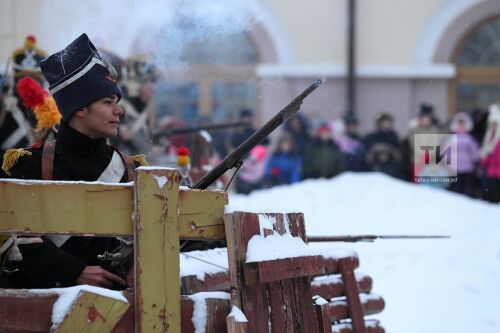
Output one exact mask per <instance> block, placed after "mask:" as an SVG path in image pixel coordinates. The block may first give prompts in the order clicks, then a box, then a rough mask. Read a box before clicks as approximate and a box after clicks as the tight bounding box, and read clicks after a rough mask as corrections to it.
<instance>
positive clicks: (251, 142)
mask: <svg viewBox="0 0 500 333" xmlns="http://www.w3.org/2000/svg"><path fill="white" fill-rule="evenodd" d="M323 81H324V80H319V79H318V80H316V81H315V82H313V83H312V84H311V85H310V86H309V87H307V88H306V90H304V91H303V92H302V93H301V94H300V95H298V96H297V97H295V99H294V100H293V101H291V102H290V103H289V104H288V105H287V106H285V107H284V108H283V109H282V110H281V111H280V112H278V113H277V114H275V115H274V117H272V118H271V119H270V120H269V121H268V122H267V123H265V124H264V126H262V127H261V128H259V129H258V130H257V131H256V132H255V133H253V134H252V135H251V136H250V137H249V138H248V139H246V140H245V141H244V142H243V143H242V144H241V145H239V146H238V147H237V148H236V149H235V150H234V151H232V152H231V153H230V154H229V155H227V156H226V158H224V160H223V161H222V162H220V163H219V164H218V165H217V166H215V167H214V168H213V169H212V170H211V171H210V172H209V173H207V174H206V175H205V176H204V177H203V178H202V179H200V181H199V182H198V183H196V184H195V185H194V186H193V188H195V189H206V188H207V187H208V186H210V184H212V183H213V182H214V181H215V180H217V178H219V177H220V176H222V175H223V174H224V172H226V171H227V170H229V169H231V168H234V167H235V166H236V165H237V164H238V163H241V159H242V158H243V156H245V155H246V154H247V153H248V152H250V150H251V149H252V148H253V147H255V146H256V145H257V144H258V143H259V142H260V141H262V139H264V138H265V137H266V136H268V135H269V134H271V132H272V131H274V130H275V129H276V128H277V127H278V126H280V125H281V124H282V123H283V122H284V121H285V120H287V119H289V118H290V117H292V116H293V115H294V114H295V113H297V111H299V108H300V105H301V104H302V102H303V101H304V98H306V97H307V96H308V95H309V94H310V93H312V92H313V91H314V90H315V89H316V88H318V87H319V86H320V85H321V84H322V83H323Z"/></svg>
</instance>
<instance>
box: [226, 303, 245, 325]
mask: <svg viewBox="0 0 500 333" xmlns="http://www.w3.org/2000/svg"><path fill="white" fill-rule="evenodd" d="M228 317H234V321H236V322H238V323H247V322H248V319H247V317H245V314H244V313H243V312H242V311H241V310H240V308H239V307H237V306H236V305H233V308H232V309H231V312H230V313H229V315H228Z"/></svg>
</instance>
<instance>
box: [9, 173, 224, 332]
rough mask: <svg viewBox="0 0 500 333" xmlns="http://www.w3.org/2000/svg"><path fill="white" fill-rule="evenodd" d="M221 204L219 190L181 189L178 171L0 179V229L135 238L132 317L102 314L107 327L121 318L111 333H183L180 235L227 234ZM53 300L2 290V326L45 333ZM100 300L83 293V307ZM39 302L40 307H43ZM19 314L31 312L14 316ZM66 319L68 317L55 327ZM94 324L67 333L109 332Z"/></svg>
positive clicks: (214, 236) (207, 236)
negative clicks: (119, 180) (123, 180)
mask: <svg viewBox="0 0 500 333" xmlns="http://www.w3.org/2000/svg"><path fill="white" fill-rule="evenodd" d="M27 203H29V204H27ZM226 204H227V194H226V193H224V192H220V191H202V190H192V189H187V188H179V175H178V172H177V170H174V169H167V168H156V169H154V168H138V169H137V170H136V174H135V181H134V184H133V185H131V184H103V183H89V182H41V181H25V180H4V179H1V180H0V221H2V223H1V224H0V234H7V235H9V234H16V235H32V234H62V235H67V234H69V235H84V236H127V237H134V249H135V251H134V253H135V254H134V256H135V281H134V283H135V293H133V294H132V295H133V299H129V302H130V303H133V304H136V306H133V307H131V308H132V310H134V315H133V317H132V320H131V319H130V318H131V313H132V312H131V310H130V309H129V310H127V311H125V314H123V311H124V310H126V309H125V308H120V310H119V311H115V310H113V311H111V310H110V311H106V312H105V315H106V317H104V315H103V314H102V313H100V312H99V313H100V314H101V315H103V318H104V319H105V321H106V322H107V323H108V324H107V325H110V323H113V322H114V323H116V322H117V321H118V324H117V327H118V330H115V331H116V332H133V331H135V332H180V330H181V302H180V301H179V300H180V298H181V297H180V290H179V288H172V286H178V285H179V239H213V240H220V239H224V238H225V237H224V223H223V212H224V206H225V205H226ZM57 297H58V296H57V295H54V294H49V295H47V294H39V293H36V292H33V291H32V292H27V291H25V292H24V294H23V293H21V294H19V291H17V290H12V292H11V291H10V290H0V314H1V315H0V317H1V318H0V331H8V332H16V331H19V332H21V331H29V330H31V331H33V332H36V331H37V329H38V331H39V332H47V331H48V330H47V323H49V324H50V313H49V311H50V310H51V309H52V307H51V306H52V304H53V303H54V302H55V300H56V299H57ZM104 298H105V299H104V301H103V300H102V297H99V295H98V296H95V297H94V296H92V295H90V296H85V299H84V300H82V302H86V303H82V307H87V308H89V309H90V308H92V307H95V306H97V304H100V303H103V304H104V303H105V304H108V303H107V302H108V301H107V299H106V297H105V296H104ZM132 301H133V302H132ZM40 302H42V303H43V304H45V306H43V307H40V306H39V303H40ZM111 303H113V302H111ZM111 303H110V304H111ZM83 304H86V305H85V306H84V305H83ZM12 305H14V306H12ZM106 306H107V307H111V308H113V309H114V308H116V306H114V305H112V304H111V305H109V306H108V305H105V307H106ZM11 309H16V310H15V311H14V312H13V311H12V310H11ZM226 312H227V311H225V312H223V313H224V315H223V316H222V317H223V318H224V320H225V314H226ZM22 313H29V314H30V316H29V317H18V316H19V315H21V316H22ZM93 313H94V312H93ZM94 314H95V313H94ZM94 314H92V316H94ZM85 315H86V314H85ZM85 315H83V314H82V315H76V316H77V317H78V318H81V317H82V316H83V317H85ZM34 316H35V317H34ZM219 316H220V315H219ZM120 317H123V318H122V320H120ZM92 318H93V317H92ZM65 322H66V323H68V322H69V321H68V322H67V321H66V320H64V321H63V323H61V325H60V326H61V327H62V326H63V325H65ZM85 322H87V324H85ZM98 322H99V321H98V320H87V321H84V323H83V324H84V325H87V326H88V327H80V326H75V325H77V324H71V327H72V328H73V329H70V330H69V331H71V332H75V331H87V330H90V331H92V330H93V331H94V332H106V331H109V330H110V329H108V328H103V327H102V326H101V327H100V328H96V324H95V323H98ZM30 323H32V324H30ZM36 323H39V324H36ZM30 325H35V326H37V325H38V326H37V327H38V328H36V329H35V328H33V329H31V328H30V327H31V326H30ZM18 328H19V329H18ZM49 328H50V327H49ZM53 330H54V328H53ZM58 331H68V330H62V329H60V330H58Z"/></svg>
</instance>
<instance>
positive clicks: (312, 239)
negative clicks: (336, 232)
mask: <svg viewBox="0 0 500 333" xmlns="http://www.w3.org/2000/svg"><path fill="white" fill-rule="evenodd" d="M443 238H451V236H448V235H357V236H309V237H307V241H308V242H350V243H354V242H373V241H374V240H376V239H443Z"/></svg>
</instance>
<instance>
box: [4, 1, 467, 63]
mask: <svg viewBox="0 0 500 333" xmlns="http://www.w3.org/2000/svg"><path fill="white" fill-rule="evenodd" d="M455 1H457V0H455ZM127 2H129V3H131V0H128V1H121V2H116V1H111V3H112V4H110V6H109V8H107V7H106V6H102V5H99V6H96V5H95V3H94V2H91V3H89V2H73V1H55V0H2V1H0V64H2V65H4V64H5V59H6V58H7V56H8V54H10V52H11V51H12V50H13V49H14V48H16V47H18V46H20V45H22V41H23V39H24V37H25V36H26V35H27V34H30V33H33V34H35V35H37V37H38V40H39V45H40V46H42V47H43V48H45V49H46V50H47V51H48V52H54V51H57V50H59V49H60V48H62V47H64V46H65V44H67V43H68V42H69V41H70V40H71V39H72V38H75V37H76V36H77V35H78V34H79V32H82V30H84V31H88V32H89V33H90V34H91V36H92V35H94V36H96V35H99V34H102V36H103V37H105V38H106V39H108V40H107V41H106V42H107V43H108V44H109V45H110V46H115V48H119V49H120V50H119V52H118V53H121V54H122V55H124V56H126V54H123V53H127V52H130V45H131V43H132V40H133V39H134V38H136V37H137V35H138V34H140V32H139V29H140V28H139V26H140V24H135V23H134V24H131V23H130V22H131V20H129V19H126V17H128V15H135V14H134V13H130V12H128V11H127V8H128V7H129V6H127V5H125V4H126V3H127ZM159 2H162V1H159ZM445 2H446V0H423V1H417V2H415V1H410V0H401V1H394V0H369V1H361V0H358V1H357V8H358V31H357V37H358V42H357V44H358V60H359V63H360V65H363V64H369V65H373V64H396V65H408V64H412V63H414V60H415V52H416V46H417V43H418V40H419V38H420V36H421V34H422V33H423V31H424V28H425V26H426V24H428V23H429V21H430V20H431V18H432V16H433V15H434V14H435V13H436V12H437V11H438V10H439V8H440V7H441V6H442V5H443V4H444V3H445ZM116 3H119V4H120V6H116V5H115V4H116ZM162 3H165V2H162ZM166 3H168V1H167V2H166ZM259 4H260V6H258V8H259V10H260V9H264V10H266V11H268V12H269V13H270V14H271V15H270V17H271V19H272V20H274V21H275V22H274V23H275V24H276V25H277V26H279V28H280V29H281V30H282V31H283V32H284V37H285V38H286V39H287V41H288V45H289V51H290V53H291V54H290V58H291V59H292V60H293V61H294V62H297V63H302V64H311V63H330V64H344V63H345V59H346V40H345V39H346V30H347V29H346V24H347V0H308V1H303V0H264V1H262V2H259ZM163 7H164V8H166V9H165V10H168V6H167V5H164V6H163ZM139 8H141V9H144V11H146V13H150V14H151V17H154V14H155V13H154V10H152V9H151V8H152V6H143V7H139ZM108 10H109V11H108ZM132 11H133V12H138V8H137V7H134V8H133V10H132ZM147 15H148V14H144V15H142V16H144V17H143V18H142V21H144V22H142V23H141V24H144V25H145V24H147V23H148V20H147V17H148V16H147ZM110 17H114V18H112V19H109V18H110ZM121 17H124V18H125V19H120V18H121ZM115 18H116V19H115ZM114 30H116V31H114ZM120 30H121V31H120ZM2 67H3V66H2Z"/></svg>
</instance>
